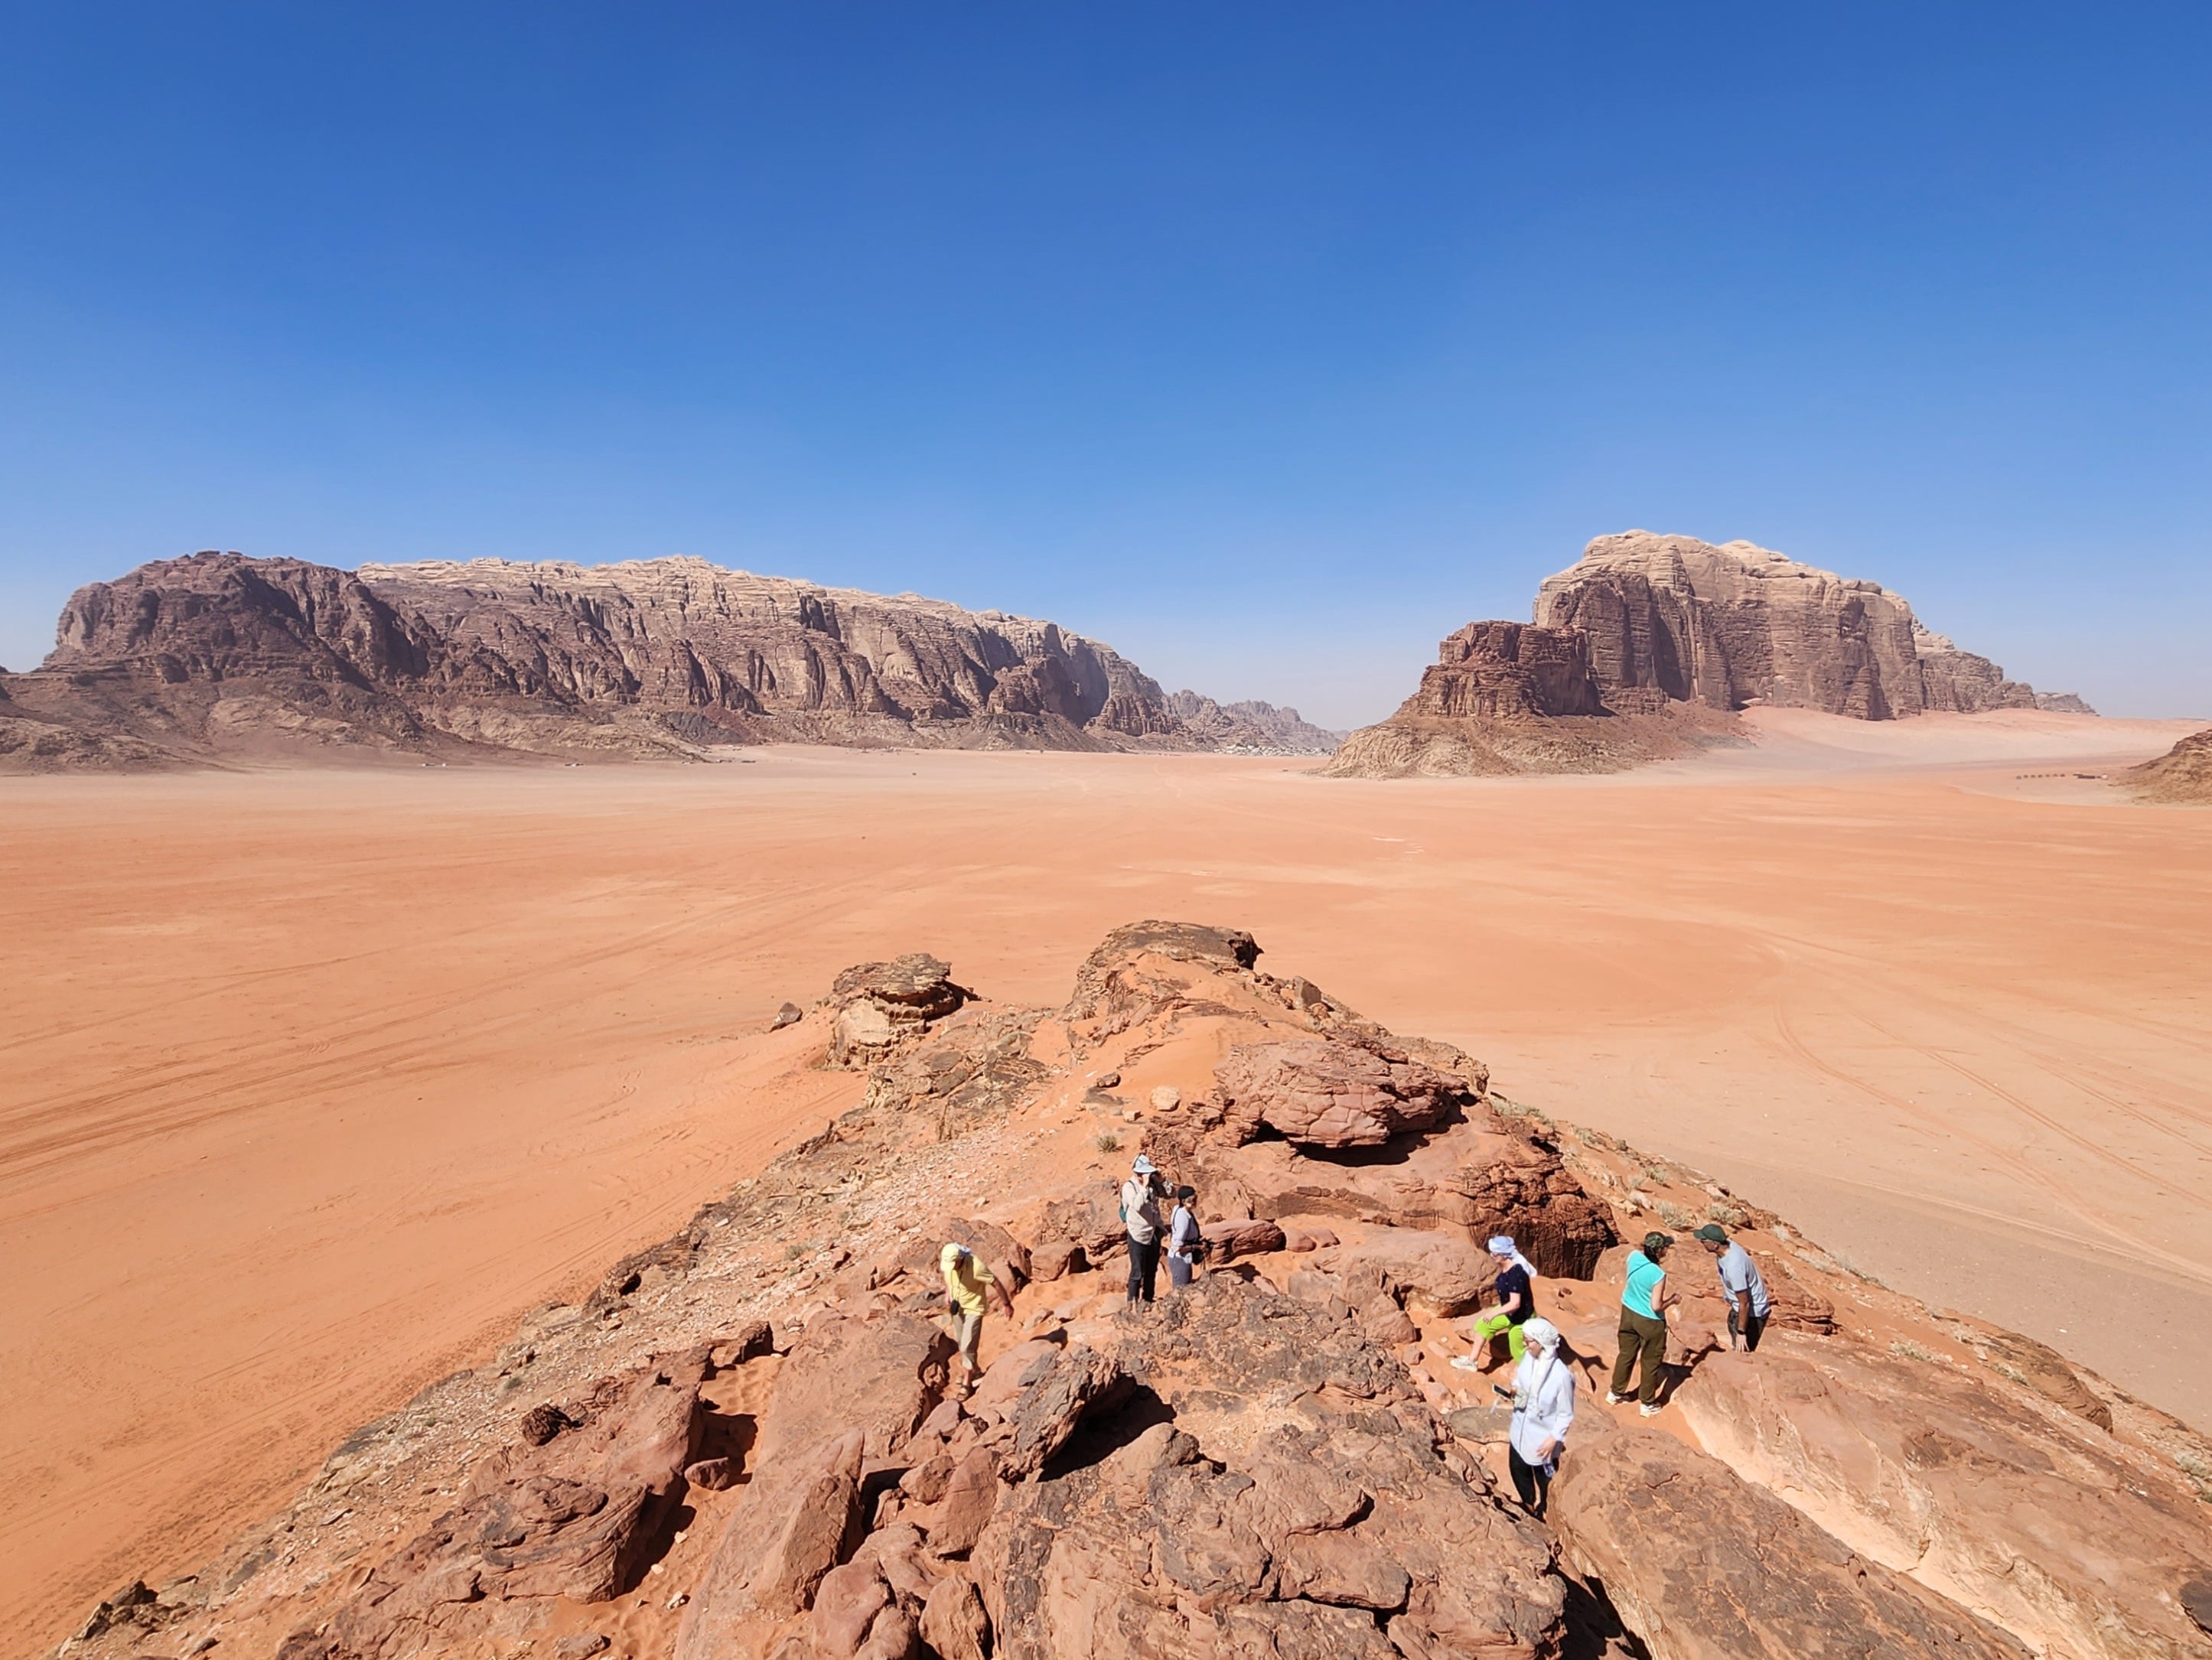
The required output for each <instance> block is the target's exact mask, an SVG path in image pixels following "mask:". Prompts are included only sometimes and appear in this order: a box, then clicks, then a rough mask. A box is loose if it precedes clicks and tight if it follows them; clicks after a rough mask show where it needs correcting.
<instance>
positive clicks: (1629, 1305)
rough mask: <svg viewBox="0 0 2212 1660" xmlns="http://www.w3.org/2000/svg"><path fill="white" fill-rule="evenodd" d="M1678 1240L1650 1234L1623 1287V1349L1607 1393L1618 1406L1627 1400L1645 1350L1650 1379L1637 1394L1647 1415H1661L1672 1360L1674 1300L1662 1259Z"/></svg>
mask: <svg viewBox="0 0 2212 1660" xmlns="http://www.w3.org/2000/svg"><path fill="white" fill-rule="evenodd" d="M1673 1244H1674V1240H1673V1239H1671V1238H1669V1237H1668V1235H1666V1234H1664V1233H1647V1234H1645V1235H1644V1249H1643V1250H1641V1251H1630V1252H1629V1253H1628V1283H1627V1284H1626V1285H1625V1286H1623V1287H1621V1292H1620V1357H1619V1358H1618V1359H1616V1360H1614V1361H1613V1387H1612V1388H1611V1389H1610V1390H1607V1392H1606V1397H1605V1398H1606V1399H1607V1400H1608V1401H1610V1402H1611V1403H1613V1405H1615V1406H1625V1405H1626V1404H1627V1403H1628V1400H1629V1394H1628V1380H1629V1378H1632V1376H1634V1375H1635V1372H1636V1362H1637V1359H1638V1356H1641V1357H1642V1359H1643V1361H1644V1379H1643V1382H1642V1384H1640V1385H1639V1386H1638V1390H1637V1396H1636V1397H1637V1399H1638V1402H1639V1403H1640V1409H1641V1410H1642V1412H1643V1414H1644V1416H1645V1417H1646V1418H1656V1416H1658V1415H1659V1382H1660V1377H1661V1374H1662V1372H1663V1371H1664V1369H1665V1367H1666V1365H1667V1309H1668V1305H1669V1304H1671V1303H1672V1302H1673V1301H1674V1287H1671V1286H1669V1285H1668V1283H1667V1270H1666V1269H1665V1268H1663V1267H1662V1266H1661V1263H1662V1261H1663V1260H1664V1258H1665V1257H1666V1255H1667V1247H1668V1246H1669V1245H1673Z"/></svg>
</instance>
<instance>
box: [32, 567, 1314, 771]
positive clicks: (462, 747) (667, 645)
mask: <svg viewBox="0 0 2212 1660" xmlns="http://www.w3.org/2000/svg"><path fill="white" fill-rule="evenodd" d="M0 698H4V699H5V701H4V702H0V764H12V765H14V766H16V767H18V768H21V767H26V766H33V767H64V766H118V765H124V766H127V765H143V764H148V763H157V762H160V761H162V760H221V759H223V758H227V757H234V756H242V757H250V758H259V757H279V756H286V755H298V754H312V753H313V752H314V751H316V750H318V749H329V748H336V747H340V746H344V747H353V748H373V749H384V750H391V751H399V752H406V753H419V754H424V755H428V756H433V757H439V758H449V759H461V758H471V757H491V756H498V755H513V754H541V755H563V756H574V755H579V754H594V753H598V754H628V755H668V756H677V757H697V756H700V755H702V754H709V753H711V752H712V751H713V750H714V748H716V747H718V746H722V745H729V744H744V743H763V742H817V743H839V744H851V745H862V746H898V745H921V746H943V747H958V748H1060V749H1129V748H1168V749H1175V748H1188V749H1215V748H1237V749H1245V750H1253V751H1261V752H1266V753H1285V754H1288V753H1324V752H1326V751H1327V750H1328V748H1331V747H1332V745H1333V743H1334V739H1335V736H1336V735H1335V734H1333V733H1327V732H1323V731H1321V730H1319V729H1317V728H1314V727H1311V726H1308V725H1307V724H1305V723H1304V722H1302V721H1300V720H1299V719H1298V718H1297V712H1296V711H1295V710H1276V709H1274V708H1273V707H1272V706H1268V705H1265V704H1249V705H1244V704H1240V705H1230V706H1226V707H1224V706H1219V705H1217V704H1215V703H1213V702H1212V700H1209V699H1203V698H1200V697H1197V696H1196V695H1195V694H1188V693H1186V694H1180V695H1179V696H1178V697H1176V698H1173V699H1171V698H1170V697H1168V696H1167V695H1166V694H1164V693H1163V692H1162V691H1161V689H1160V688H1159V687H1158V684H1157V683H1155V682H1153V681H1152V680H1151V679H1150V678H1149V677H1147V676H1146V675H1144V674H1143V673H1142V672H1141V671H1140V670H1139V669H1137V668H1136V666H1135V665H1134V664H1133V663H1129V662H1127V660H1126V659H1124V658H1123V657H1121V656H1119V655H1118V654H1117V653H1116V652H1115V651H1113V649H1112V648H1111V647H1109V646H1107V645H1102V644H1100V643H1098V642H1097V641H1095V640H1090V639H1085V638H1083V637H1082V636H1081V635H1079V634H1073V633H1068V632H1067V631H1066V630H1064V629H1062V628H1060V627H1059V626H1058V625H1057V624H1054V623H1051V622H1040V621H1034V620H1032V619H1030V618H1027V617H1018V616H1011V615H1006V614H1005V613H1002V612H996V611H983V612H974V611H968V610H963V609H961V608H960V607H958V606H956V605H950V604H946V603H943V602H940V601H936V600H928V599H924V598H921V597H919V596H916V595H911V594H908V595H900V596H897V597H884V596H881V595H876V594H867V593H860V592H858V591H853V590H848V589H831V588H822V587H817V586H815V585H812V584H810V583H804V582H797V581H792V580H789V579H783V578H777V577H761V576H754V575H751V574H750V573H745V572H742V571H729V570H724V569H722V568H720V566H714V565H710V564H708V563H707V562H706V561H705V560H697V559H662V560H644V561H637V562H632V563H629V564H620V565H608V566H591V567H587V566H576V565H568V564H550V563H549V564H513V563H509V562H507V561H505V560H476V561H473V562H471V563H469V564H465V565H455V564H416V565H369V566H363V567H362V569H361V570H360V571H359V572H357V573H355V572H346V571H340V570H336V569H333V568H331V567H329V566H318V565H311V564H307V563H305V562H303V561H301V560H282V559H278V560H258V559H248V558H246V557H244V556H242V555H240V554H197V555H194V556H193V557H191V558H190V559H182V560H163V561H158V562H156V563H155V564H151V565H146V566H141V567H140V568H139V569H137V570H136V571H133V572H132V573H130V574H129V575H128V576H126V577H124V578H122V579H119V580H118V581H116V582H112V583H95V584H94V585H91V586H89V587H88V588H85V589H82V590H81V591H79V592H78V593H77V594H76V596H75V597H72V598H71V599H70V602H69V604H68V605H67V607H66V608H65V609H64V611H63V613H62V618H61V622H60V627H59V628H58V644H57V645H56V648H55V651H54V652H53V654H52V656H51V657H49V658H48V659H47V661H46V664H45V666H44V667H43V668H42V669H40V670H39V671H37V672H35V673H33V674H28V675H16V676H4V677H0Z"/></svg>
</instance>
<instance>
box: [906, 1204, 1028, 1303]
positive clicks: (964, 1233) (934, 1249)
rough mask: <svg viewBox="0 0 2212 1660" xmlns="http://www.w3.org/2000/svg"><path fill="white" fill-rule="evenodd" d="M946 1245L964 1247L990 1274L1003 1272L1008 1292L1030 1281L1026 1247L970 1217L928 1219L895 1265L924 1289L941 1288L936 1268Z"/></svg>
mask: <svg viewBox="0 0 2212 1660" xmlns="http://www.w3.org/2000/svg"><path fill="white" fill-rule="evenodd" d="M948 1243H950V1244H953V1245H966V1246H967V1247H968V1249H969V1250H970V1251H974V1252H975V1254H976V1256H977V1257H981V1259H982V1260H983V1262H984V1263H985V1264H986V1265H987V1267H989V1268H991V1269H994V1270H995V1269H1000V1268H1004V1269H1006V1270H1007V1271H1008V1277H1009V1278H1010V1280H1011V1281H1012V1286H1011V1287H1010V1289H1012V1290H1016V1291H1018V1290H1019V1289H1020V1288H1021V1287H1024V1286H1025V1285H1027V1284H1028V1283H1029V1282H1030V1280H1031V1278H1033V1277H1034V1274H1035V1263H1034V1261H1033V1260H1032V1253H1031V1251H1030V1248H1029V1247H1028V1246H1027V1245H1024V1244H1023V1243H1022V1242H1021V1241H1020V1240H1019V1239H1016V1238H1014V1236H1013V1235H1012V1234H1011V1233H1007V1232H1006V1229H1005V1228H1003V1227H1000V1226H999V1225H998V1224H997V1223H996V1222H987V1221H980V1220H978V1219H976V1218H975V1217H970V1216H953V1215H936V1216H933V1217H931V1218H930V1219H929V1220H928V1221H926V1222H924V1223H923V1224H922V1226H921V1234H920V1236H919V1237H918V1238H917V1239H915V1242H914V1244H913V1245H910V1246H908V1248H907V1250H905V1251H903V1252H902V1253H901V1254H900V1256H899V1259H898V1265H899V1266H900V1267H901V1268H902V1269H906V1270H907V1272H908V1273H909V1274H912V1275H915V1277H916V1278H917V1279H920V1280H921V1281H923V1282H924V1283H925V1284H927V1285H930V1286H932V1287H935V1286H939V1285H941V1284H943V1283H944V1281H943V1278H942V1276H941V1273H940V1269H939V1260H940V1257H941V1256H942V1253H943V1251H944V1250H945V1245H947V1244H948Z"/></svg>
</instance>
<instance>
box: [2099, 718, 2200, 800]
mask: <svg viewBox="0 0 2212 1660" xmlns="http://www.w3.org/2000/svg"><path fill="white" fill-rule="evenodd" d="M2118 781H2119V782H2120V783H2121V784H2123V785H2126V786H2128V787H2130V788H2131V789H2133V790H2134V791H2136V793H2137V794H2138V795H2140V796H2141V797H2142V798H2143V799H2144V800H2145V801H2164V802H2207V803H2212V726H2208V727H2207V728H2205V729H2204V730H2203V731H2201V732H2192V733H2191V734H2190V735H2189V736H2187V737H2185V738H2184V739H2182V740H2181V742H2179V743H2177V744H2175V745H2174V746H2173V748H2171V749H2169V750H2167V751H2166V753H2165V754H2162V755H2160V757H2159V758H2158V759H2157V760H2147V761H2145V762H2144V763H2143V764H2142V766H2130V768H2128V770H2127V771H2126V772H2123V773H2121V774H2120V776H2119V780H2118Z"/></svg>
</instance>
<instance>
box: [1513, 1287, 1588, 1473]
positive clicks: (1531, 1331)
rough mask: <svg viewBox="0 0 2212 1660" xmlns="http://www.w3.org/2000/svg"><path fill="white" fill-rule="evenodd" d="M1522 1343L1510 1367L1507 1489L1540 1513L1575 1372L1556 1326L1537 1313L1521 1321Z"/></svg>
mask: <svg viewBox="0 0 2212 1660" xmlns="http://www.w3.org/2000/svg"><path fill="white" fill-rule="evenodd" d="M1520 1330H1521V1336H1522V1342H1523V1345H1524V1349H1523V1353H1522V1356H1521V1363H1520V1365H1519V1366H1516V1367H1515V1368H1514V1370H1513V1422H1512V1426H1511V1427H1510V1430H1509V1432H1508V1433H1507V1435H1506V1439H1505V1463H1506V1467H1507V1468H1508V1469H1510V1470H1511V1471H1512V1473H1513V1490H1514V1491H1515V1492H1516V1493H1519V1494H1520V1495H1521V1504H1522V1508H1523V1509H1525V1510H1526V1511H1527V1512H1528V1513H1529V1514H1530V1515H1531V1516H1541V1515H1542V1514H1543V1513H1544V1506H1545V1504H1546V1502H1547V1500H1548V1499H1549V1498H1550V1497H1551V1489H1552V1477H1553V1475H1555V1474H1556V1473H1557V1472H1558V1470H1559V1449H1560V1448H1561V1447H1563V1446H1565V1445H1566V1439H1567V1426H1568V1425H1570V1424H1571V1423H1573V1422H1574V1421H1575V1372H1574V1368H1573V1367H1572V1366H1569V1365H1568V1364H1567V1363H1566V1360H1565V1356H1564V1355H1563V1354H1562V1353H1561V1348H1562V1345H1561V1343H1560V1340H1559V1327H1557V1326H1555V1325H1553V1324H1552V1323H1551V1322H1550V1321H1549V1320H1547V1319H1545V1318H1542V1317H1541V1315H1540V1316H1538V1317H1537V1318H1534V1319H1530V1320H1525V1321H1523V1322H1522V1324H1521V1328H1520Z"/></svg>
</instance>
